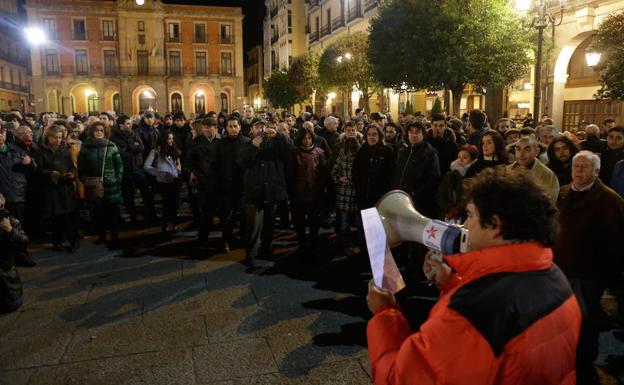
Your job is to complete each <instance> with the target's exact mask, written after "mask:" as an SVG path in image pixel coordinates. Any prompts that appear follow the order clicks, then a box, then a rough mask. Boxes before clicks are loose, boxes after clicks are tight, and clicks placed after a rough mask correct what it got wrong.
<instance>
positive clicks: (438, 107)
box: [431, 98, 442, 115]
mask: <svg viewBox="0 0 624 385" xmlns="http://www.w3.org/2000/svg"><path fill="white" fill-rule="evenodd" d="M441 112H442V102H440V98H436V100H435V102H433V107H431V115H433V114H439V113H441Z"/></svg>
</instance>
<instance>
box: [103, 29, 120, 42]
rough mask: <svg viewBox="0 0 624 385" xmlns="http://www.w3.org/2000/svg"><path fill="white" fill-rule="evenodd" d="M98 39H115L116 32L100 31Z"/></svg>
mask: <svg viewBox="0 0 624 385" xmlns="http://www.w3.org/2000/svg"><path fill="white" fill-rule="evenodd" d="M100 41H117V32H115V31H100Z"/></svg>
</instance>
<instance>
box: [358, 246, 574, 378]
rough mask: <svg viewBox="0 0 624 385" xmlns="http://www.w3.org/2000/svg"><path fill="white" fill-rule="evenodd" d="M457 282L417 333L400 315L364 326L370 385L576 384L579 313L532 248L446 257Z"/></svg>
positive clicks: (555, 272)
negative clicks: (370, 374)
mask: <svg viewBox="0 0 624 385" xmlns="http://www.w3.org/2000/svg"><path fill="white" fill-rule="evenodd" d="M445 260H446V262H447V263H448V264H449V265H450V266H451V267H453V269H454V270H455V271H456V274H455V275H453V276H452V278H451V279H450V280H449V282H447V283H446V284H445V287H443V288H441V289H442V295H441V297H440V300H439V301H438V303H437V304H436V305H435V306H434V307H433V309H432V310H431V313H430V314H429V318H428V319H427V321H425V323H424V324H423V325H422V326H421V328H420V330H419V331H418V332H417V333H413V334H412V331H411V330H410V328H409V325H408V322H407V320H406V319H405V317H404V316H403V314H402V313H401V311H400V310H399V309H395V308H391V307H389V306H385V307H382V308H380V309H378V310H377V312H376V314H375V316H374V317H373V318H372V319H371V320H370V321H369V323H368V330H367V335H368V349H369V354H370V360H371V367H372V371H373V380H374V382H375V384H377V385H382V384H417V385H427V384H464V385H473V384H474V385H487V384H518V385H521V384H522V385H530V384H539V385H551V384H561V385H563V384H566V385H568V384H569V385H574V384H575V383H576V372H575V359H576V344H577V341H578V335H579V330H580V325H581V313H580V310H579V306H578V303H577V301H576V298H575V297H574V296H573V294H572V290H571V289H570V286H569V284H568V282H567V280H566V278H565V276H564V275H563V273H561V271H560V270H559V268H558V267H556V266H555V265H553V263H552V252H551V250H550V249H549V248H545V247H543V246H541V245H540V244H538V243H522V244H511V245H504V246H498V247H491V248H487V249H481V250H476V251H472V252H470V253H466V254H458V255H454V256H447V257H446V258H445Z"/></svg>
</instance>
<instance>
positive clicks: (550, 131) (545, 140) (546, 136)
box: [538, 124, 559, 147]
mask: <svg viewBox="0 0 624 385" xmlns="http://www.w3.org/2000/svg"><path fill="white" fill-rule="evenodd" d="M557 135H559V129H558V128H557V126H555V125H552V124H551V125H547V126H544V127H541V128H540V129H539V133H538V139H539V141H540V143H542V144H543V145H544V146H546V147H548V146H549V145H550V142H552V140H553V139H554V138H555V136H557Z"/></svg>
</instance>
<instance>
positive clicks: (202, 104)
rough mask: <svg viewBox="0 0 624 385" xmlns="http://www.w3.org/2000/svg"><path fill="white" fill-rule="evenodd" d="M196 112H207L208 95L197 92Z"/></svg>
mask: <svg viewBox="0 0 624 385" xmlns="http://www.w3.org/2000/svg"><path fill="white" fill-rule="evenodd" d="M195 113H196V114H205V113H206V95H204V94H199V93H197V94H195Z"/></svg>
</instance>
